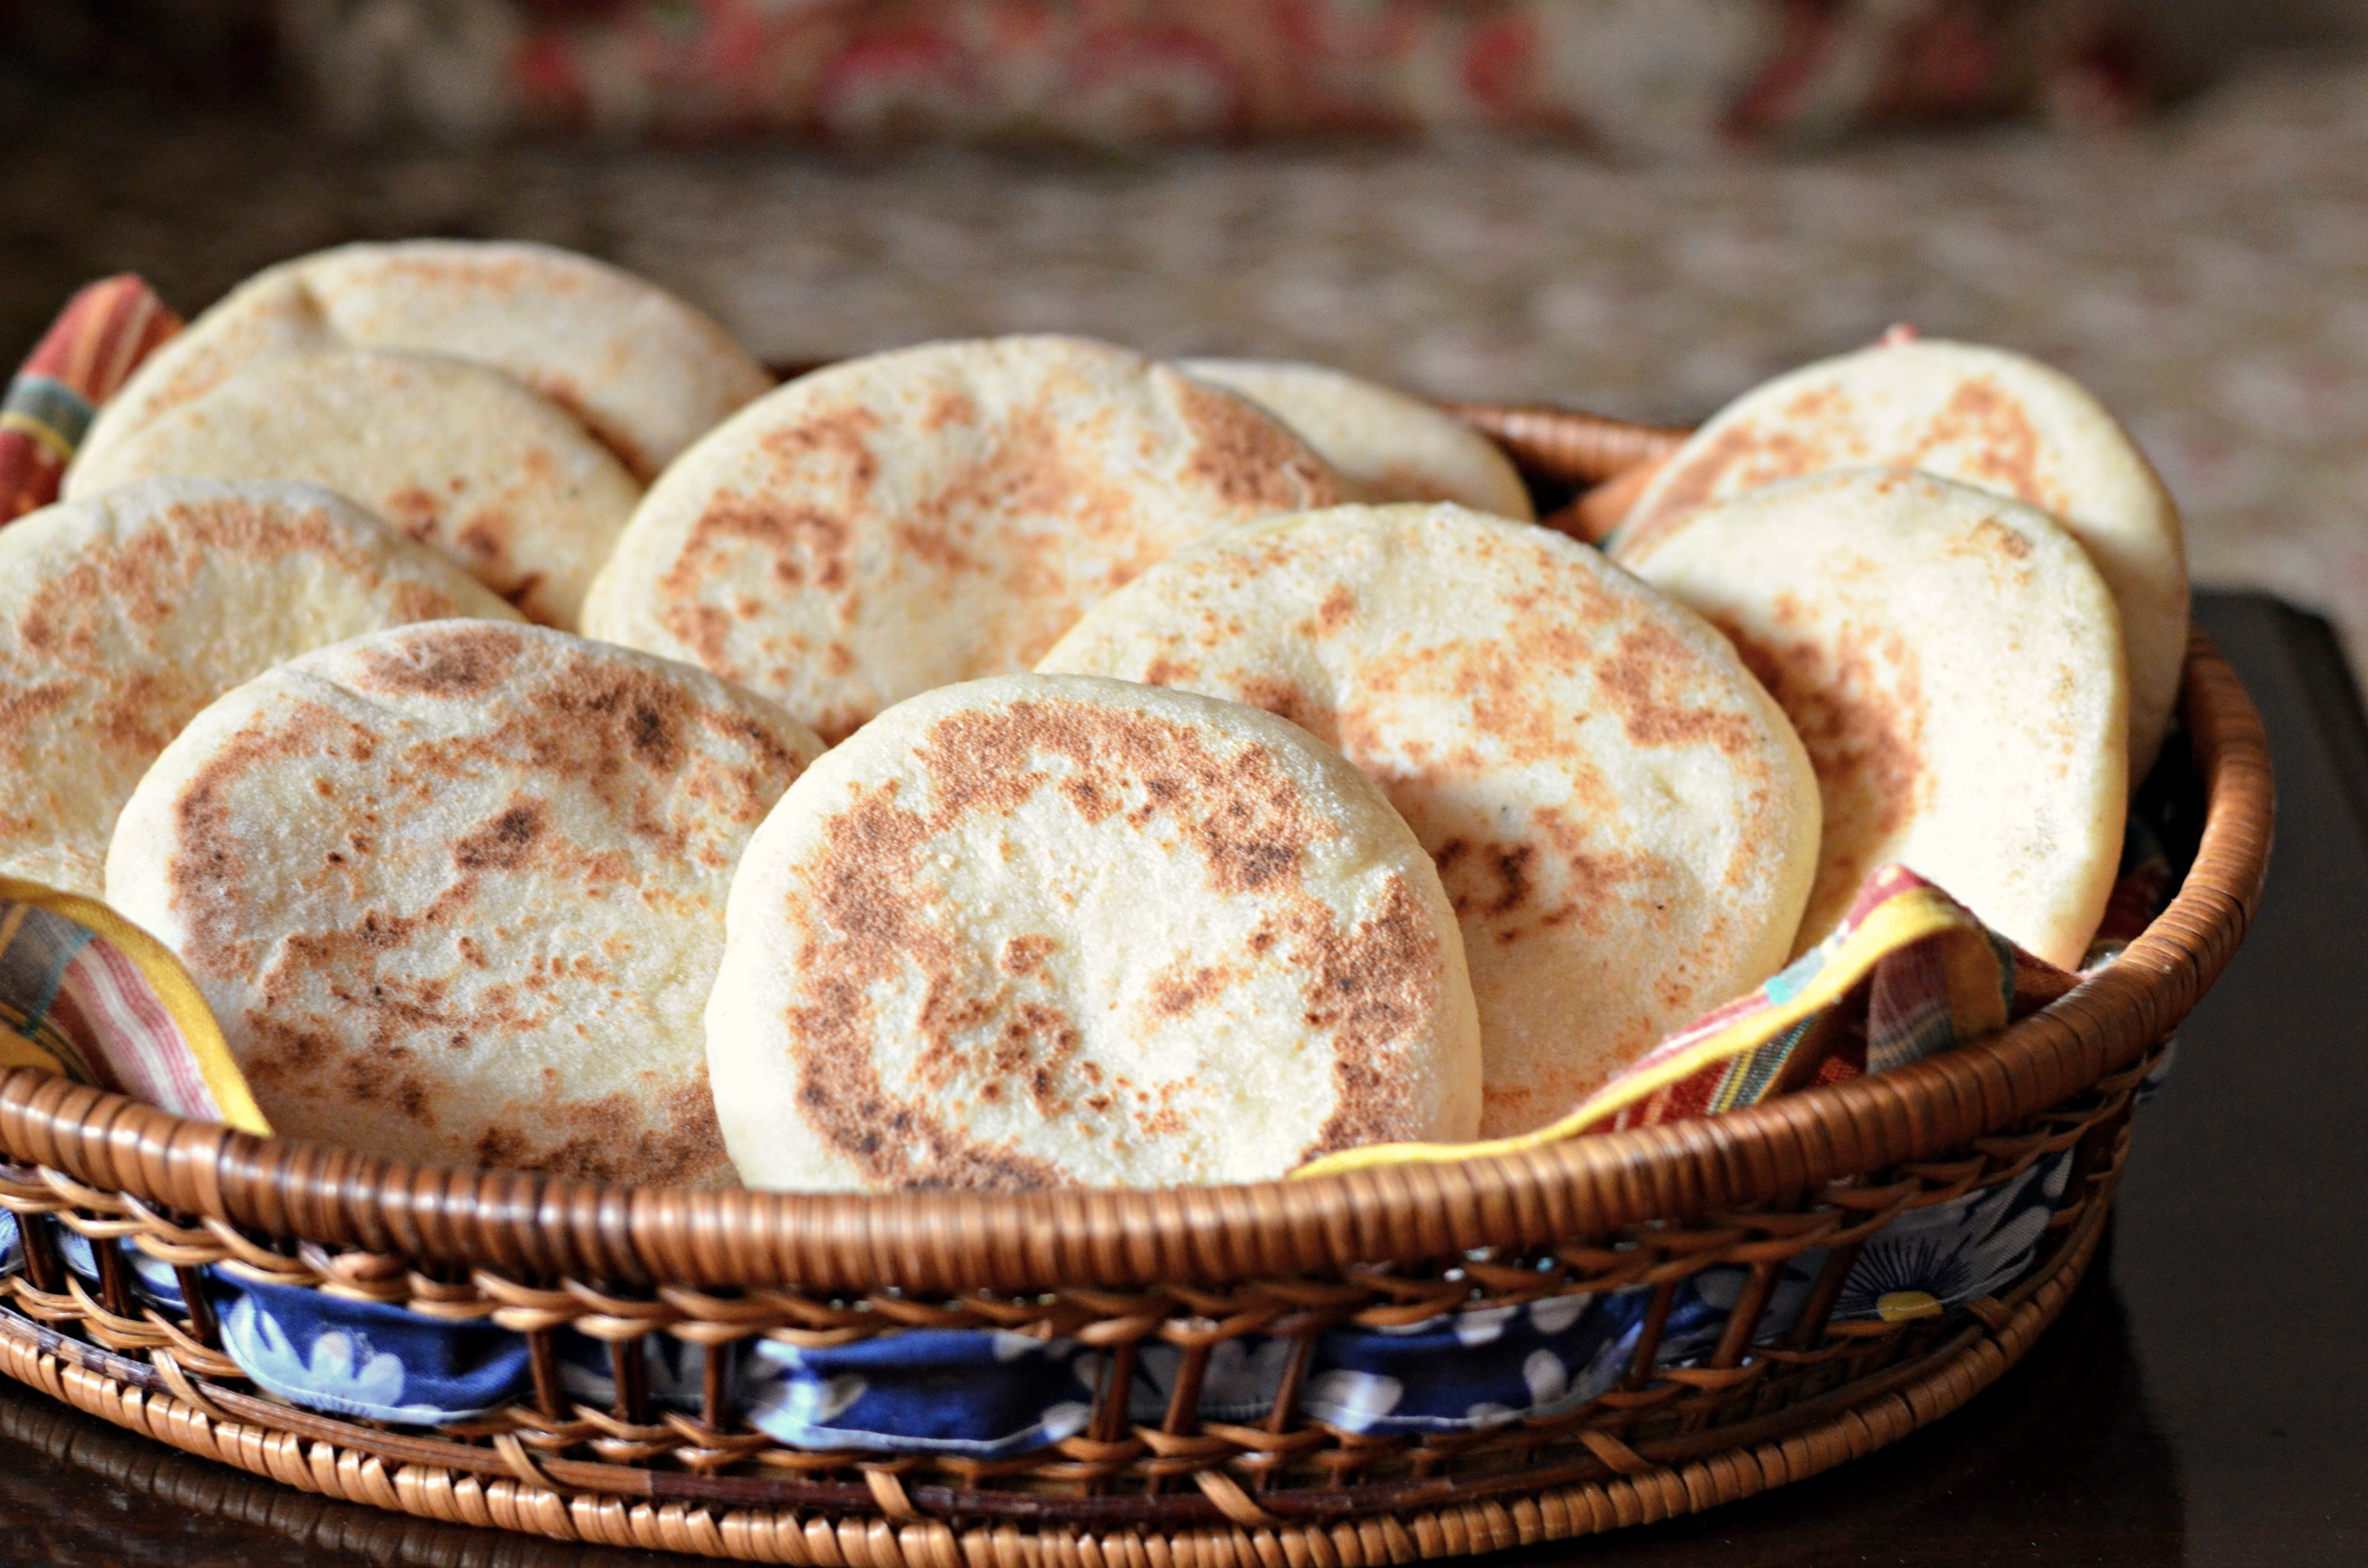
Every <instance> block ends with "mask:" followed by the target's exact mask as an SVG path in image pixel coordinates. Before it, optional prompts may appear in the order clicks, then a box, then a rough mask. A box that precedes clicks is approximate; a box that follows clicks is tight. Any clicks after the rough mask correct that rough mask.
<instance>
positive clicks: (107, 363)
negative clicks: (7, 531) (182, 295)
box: [0, 272, 181, 523]
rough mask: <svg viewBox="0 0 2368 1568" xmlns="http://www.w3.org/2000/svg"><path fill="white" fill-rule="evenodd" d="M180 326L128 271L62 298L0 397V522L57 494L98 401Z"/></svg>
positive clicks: (11, 518) (110, 393)
mask: <svg viewBox="0 0 2368 1568" xmlns="http://www.w3.org/2000/svg"><path fill="white" fill-rule="evenodd" d="M180 330H181V318H180V317H179V316H176V315H175V314H174V313H173V312H171V311H170V310H168V309H167V308H166V307H165V302H164V301H161V300H159V299H158V298H157V297H156V295H155V293H154V290H151V289H150V288H149V287H148V285H147V284H146V283H144V282H142V281H141V280H140V279H139V278H135V277H133V276H132V275H131V274H130V273H128V272H127V273H124V274H123V275H122V276H120V277H118V278H106V279H103V280H102V281H100V282H97V283H93V284H91V285H90V286H89V287H87V288H85V289H84V290H82V291H81V292H80V293H78V294H76V295H75V296H74V298H73V299H72V300H71V301H67V303H66V308H65V310H64V312H63V313H62V314H60V315H59V317H58V319H57V321H56V322H55V323H54V324H51V327H50V330H49V332H48V334H47V335H44V336H43V337H42V339H41V341H40V344H39V345H38V346H37V347H35V348H34V349H33V352H32V355H31V357H30V358H28V359H27V360H26V361H25V364H24V367H23V368H22V369H19V370H18V371H17V379H16V380H15V381H10V382H9V383H8V395H7V398H6V401H5V402H0V523H7V522H12V521H14V520H15V519H16V518H18V517H23V516H24V515H25V514H26V513H28V512H30V511H34V510H36V509H38V508H40V507H42V506H48V505H49V504H50V503H51V502H52V501H54V500H56V499H57V498H58V482H59V481H60V480H62V479H63V478H64V477H65V472H66V464H67V463H68V462H70V461H72V460H73V459H74V449H75V448H77V447H79V446H81V445H82V438H83V436H84V434H85V432H86V431H88V430H89V428H90V421H91V416H92V415H93V414H95V413H96V412H97V409H98V405H99V404H100V403H105V402H106V401H107V400H108V398H110V397H112V396H114V395H115V392H116V389H117V388H119V387H120V386H122V385H123V383H124V382H125V381H127V380H129V379H130V378H131V371H132V369H133V368H134V367H136V366H137V365H138V364H139V363H140V361H141V360H142V359H145V358H147V357H148V356H149V355H151V354H153V353H154V352H155V351H156V349H157V347H159V346H160V345H161V344H163V343H164V341H165V339H166V338H168V337H171V336H172V335H174V334H175V333H176V332H178V331H180Z"/></svg>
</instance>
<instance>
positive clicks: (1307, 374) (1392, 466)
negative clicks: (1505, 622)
mask: <svg viewBox="0 0 2368 1568" xmlns="http://www.w3.org/2000/svg"><path fill="white" fill-rule="evenodd" d="M1176 368H1177V369H1179V370H1181V371H1183V372H1184V373H1185V374H1186V375H1188V376H1190V377H1191V378H1192V379H1193V380H1194V381H1205V382H1207V383H1208V384H1209V385H1211V386H1213V387H1223V388H1224V389H1225V390H1226V391H1227V392H1234V393H1235V394H1237V395H1238V396H1241V397H1246V398H1247V399H1249V400H1250V401H1251V402H1252V403H1257V404H1258V406H1259V407H1260V408H1263V409H1265V410H1266V411H1267V412H1268V413H1269V414H1271V415H1274V416H1275V417H1276V418H1277V419H1280V420H1281V421H1282V422H1283V423H1284V424H1285V425H1288V426H1291V428H1292V431H1293V432H1294V433H1295V434H1297V435H1298V437H1299V438H1300V439H1301V440H1303V441H1305V442H1306V443H1307V444H1308V445H1309V446H1311V447H1313V448H1315V451H1316V454H1317V455H1318V456H1320V457H1321V458H1323V460H1325V461H1326V462H1327V463H1330V464H1331V465H1332V468H1333V470H1334V472H1337V473H1338V474H1339V475H1340V477H1341V479H1342V481H1343V482H1344V483H1345V484H1346V487H1347V488H1348V489H1349V491H1350V492H1352V493H1353V494H1354V495H1355V497H1356V499H1358V500H1360V501H1381V502H1388V501H1454V502H1459V503H1461V504H1462V505H1463V506H1469V507H1471V508H1473V509H1474V511H1479V512H1486V513H1489V514H1491V515H1493V516H1496V517H1515V518H1518V519H1520V521H1522V522H1525V523H1526V522H1531V521H1534V520H1535V518H1536V517H1537V511H1536V508H1535V507H1534V506H1532V504H1531V500H1530V491H1529V486H1527V485H1525V484H1523V483H1521V476H1520V472H1519V471H1518V470H1516V469H1515V468H1514V467H1513V463H1512V460H1511V459H1509V458H1508V457H1506V455H1505V454H1504V452H1503V451H1502V450H1500V449H1498V448H1497V444H1496V443H1495V442H1494V441H1491V440H1490V439H1488V437H1486V436H1483V435H1482V434H1480V432H1479V431H1477V430H1474V429H1473V428H1472V426H1469V425H1466V424H1464V423H1463V421H1462V420H1460V419H1457V418H1455V417H1454V416H1452V415H1448V414H1443V413H1441V412H1440V410H1438V409H1436V408H1434V407H1432V406H1431V405H1430V404H1429V403H1424V402H1423V401H1422V400H1420V399H1419V398H1413V397H1408V396H1407V395H1406V393H1404V392H1398V391H1396V390H1395V389H1394V388H1391V387H1385V386H1381V385H1379V384H1377V383H1375V382H1372V381H1362V380H1360V379H1359V378H1357V377H1355V376H1351V375H1348V374H1346V373H1344V372H1342V371H1339V370H1335V369H1329V368H1327V367H1326V366H1322V365H1302V364H1295V363H1293V362H1292V361H1290V360H1285V359H1183V360H1178V362H1177V366H1176Z"/></svg>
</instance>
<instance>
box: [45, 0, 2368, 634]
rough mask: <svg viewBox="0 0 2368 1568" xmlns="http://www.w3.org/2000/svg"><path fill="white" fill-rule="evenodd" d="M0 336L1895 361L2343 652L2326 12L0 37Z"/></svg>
mask: <svg viewBox="0 0 2368 1568" xmlns="http://www.w3.org/2000/svg"><path fill="white" fill-rule="evenodd" d="M0 130H5V131H6V135H7V147H8V152H7V161H6V175H5V176H0V259H5V265H4V266H0V351H5V352H6V354H7V355H8V357H9V358H10V359H11V360H12V361H13V359H14V358H16V357H17V356H18V355H21V353H22V352H23V351H24V350H25V349H26V348H28V347H30V345H31V343H32V341H33V340H34V338H35V337H37V336H38V335H39V334H40V330H41V328H42V326H43V325H44V324H46V322H47V321H48V319H49V317H50V315H51V312H53V311H54V310H55V309H56V308H57V306H58V305H59V304H60V303H61V302H62V301H63V299H64V297H65V295H66V294H67V293H68V292H69V291H70V290H72V289H73V288H74V287H75V286H76V285H78V284H79V283H81V282H84V281H85V280H87V279H88V278H93V277H97V276H99V275H102V274H106V273H110V272H116V271H121V270H126V269H130V270H135V271H138V272H140V273H142V274H143V275H145V276H146V277H147V278H149V279H150V280H151V281H152V282H153V283H154V285H155V286H156V287H157V289H158V290H160V291H161V292H162V293H163V294H164V295H165V298H166V299H167V300H168V301H170V302H171V303H173V304H174V305H175V306H176V308H178V309H179V310H181V311H182V312H185V313H194V312H195V311H196V310H198V309H199V308H200V307H202V306H203V305H205V304H206V303H208V302H210V301H211V300H213V299H214V298H215V297H216V296H218V295H219V294H221V293H222V291H223V290H225V289H227V288H228V287H229V286H230V285H231V284H233V282H235V281H236V280H238V279H239V278H242V277H244V276H245V274H247V273H249V272H251V271H253V270H255V269H256V268H257V267H261V266H262V265H264V264H266V263H268V262H270V261H273V260H277V259H279V258H281V257H284V256H291V255H295V254H299V253H302V252H304V251H308V250H313V249H316V248H319V247H321V246H324V245H327V244H336V243H337V242H340V241H344V240H348V239H357V238H387V237H394V236H399V235H409V234H448V235H464V236H479V237H495V236H502V237H521V238H530V239H538V240H545V241H550V242H552V243H555V244H564V245H569V246H574V247H576V248H579V249H583V250H586V251H590V252H593V253H596V254H598V255H601V256H607V257H609V258H611V259H613V260H615V261H618V262H620V263H621V264H623V265H625V266H627V267H632V268H634V269H636V270H639V271H641V272H643V273H645V274H647V275H649V276H650V277H653V278H656V279H657V280H659V281H660V282H663V283H665V284H666V285H668V286H669V287H671V288H673V289H675V290H678V291H680V292H681V293H683V294H684V295H686V296H687V297H689V299H691V300H692V301H696V302H698V303H700V304H701V305H703V306H705V307H706V308H707V309H709V310H710V311H712V312H714V313H715V314H716V315H717V316H718V317H719V318H721V319H722V320H723V322H724V323H725V324H726V325H728V326H729V327H731V328H732V329H733V330H734V332H736V333H737V334H738V335H740V336H741V337H742V338H743V339H744V340H745V341H746V343H747V344H748V345H749V347H751V348H753V349H754V350H756V351H757V353H758V354H759V355H760V356H763V357H765V358H768V359H771V360H775V361H778V362H794V361H808V360H814V359H823V358H834V357H837V356H842V355H847V354H851V353H856V352H860V351H864V350H868V349H872V348H879V347H889V346H892V345H894V344H899V343H905V342H910V341H914V340H917V339H921V338H927V337H935V336H945V335H972V334H981V333H992V332H1005V331H1019V330H1047V329H1057V330H1065V331H1076V332H1084V333H1089V334H1094V335H1100V336H1106V337H1110V338H1114V339H1117V340H1120V341H1122V342H1126V343H1130V344H1133V345H1134V346H1136V347H1141V348H1144V349H1145V350H1148V351H1150V352H1154V353H1159V354H1180V353H1187V352H1209V353H1239V354H1261V355H1273V356H1289V357H1297V358H1312V359H1318V360H1323V361H1326V362H1329V363H1332V364H1336V365H1339V366H1341V367H1344V368H1346V369H1352V370H1357V371H1360V372H1363V373H1366V374H1370V375H1373V376H1376V377H1380V378H1382V379H1384V380H1388V381H1395V382H1398V383H1400V384H1403V385H1406V386H1407V387H1410V388H1413V389H1416V390H1418V391H1421V392H1429V393H1431V394H1434V395H1438V396H1450V397H1464V398H1485V399H1495V400H1500V401H1531V400H1538V401H1551V402H1556V403H1568V404H1573V405H1577V406H1582V407H1587V408H1591V409H1596V410H1600V411H1602V412H1607V413H1612V414H1620V415H1632V416H1637V417H1644V418H1649V419H1656V420H1692V419H1697V418H1700V417H1702V415H1706V414H1707V413H1709V412H1710V411H1712V410H1713V409H1714V408H1715V407H1717V406H1718V405H1719V404H1720V403H1723V402H1725V400H1726V399H1727V398H1729V397H1731V396H1733V395H1734V394H1735V393H1736V392H1741V391H1742V390H1744V389H1745V388H1746V387H1748V386H1749V385H1750V384H1751V383H1753V382H1754V381H1759V380H1760V379H1762V378H1764V377H1766V376H1768V375H1770V374H1772V373H1774V372H1776V371H1779V370H1782V369H1786V368H1788V367H1790V366H1792V365H1794V364H1797V363H1799V362H1801V361H1804V360H1806V359H1809V358H1816V357H1818V356H1821V355H1824V354H1827V353H1831V352H1834V351H1836V350H1839V349H1842V348H1846V347H1853V346H1855V345H1858V344H1860V343H1862V342H1865V341H1867V340H1869V339H1871V338H1873V336H1874V335H1877V334H1878V333H1880V332H1881V331H1882V330H1883V329H1884V327H1885V326H1886V325H1888V324H1891V323H1894V322H1899V321H1907V322H1912V323H1914V324H1916V325H1918V327H1919V328H1921V329H1922V330H1923V331H1924V332H1926V333H1927V334H1933V335H1952V336H1964V337H1971V338H1978V339H1983V340H1987V341H1991V342H1997V343H2000V344H2005V345H2008V346H2010V347H2017V348H2021V349H2023V350H2026V351H2028V352H2031V353H2033V354H2037V355H2039V356H2042V357H2043V358H2047V359H2049V360H2052V361H2054V362H2055V363H2056V364H2058V365H2059V366H2061V367H2063V368H2064V369H2067V370H2069V371H2071V372H2072V373H2073V374H2075V375H2077V376H2078V377H2080V378H2081V379H2083V380H2084V381H2088V382H2089V384H2090V385H2091V386H2093V387H2094V388H2095V389H2096V390H2097V391H2098V392H2100V394H2102V395H2103V396H2104V397H2105V399H2106V400H2107V401H2108V402H2109V403H2112V405H2113V406H2114V407H2115V408H2116V409H2117V410H2119V411H2120V413H2121V414H2122V415H2123V417H2124V419H2125V420H2126V421H2127V422H2128V423H2129V424H2130V426H2132V428H2133V429H2134V430H2135V433H2136V435H2137V437H2138V439H2139V441H2140V442H2141V444H2142V445H2143V446H2144V447H2145V448H2146V450H2147V452H2148V453H2149V454H2150V455H2151V456H2152V457H2153V458H2154V460H2155V461H2156V462H2157V465H2158V466H2159V467H2160V468H2161V469H2162V471H2163V472H2164V474H2165V476H2166V478H2167V479H2168V480H2169V483H2170V485H2171V488H2172V490H2173V492H2174V493H2175V494H2177V495H2178V497H2179V498H2180V502H2181V504H2182V506H2183V507H2184V508H2185V511H2186V515H2187V517H2188V520H2189V528H2190V540H2191V545H2190V548H2191V551H2192V557H2193V565H2194V568H2195V571H2196V574H2197V575H2198V577H2199V579H2200V580H2202V581H2203V582H2206V583H2212V584H2222V585H2239V584H2241V585H2260V586H2264V587H2268V588H2270V589H2271V590H2273V591H2276V592H2278V593H2281V594H2283V595H2284V596H2286V597H2289V598H2291V599H2294V600H2295V601H2296V602H2299V603H2302V604H2305V605H2307V606H2310V607H2312V608H2318V609H2321V610H2323V611H2325V612H2327V613H2328V614H2329V615H2330V616H2332V617H2333V618H2334V619H2336V620H2337V621H2338V623H2339V625H2340V627H2341V628H2342V629H2343V631H2344V632H2345V634H2346V635H2347V637H2348V638H2349V640H2350V642H2351V651H2352V653H2353V656H2354V660H2355V663H2357V664H2362V665H2368V4H2360V3H2355V0H1193V3H1183V0H1167V3H1158V0H900V3H890V4H848V3H846V0H0Z"/></svg>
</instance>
